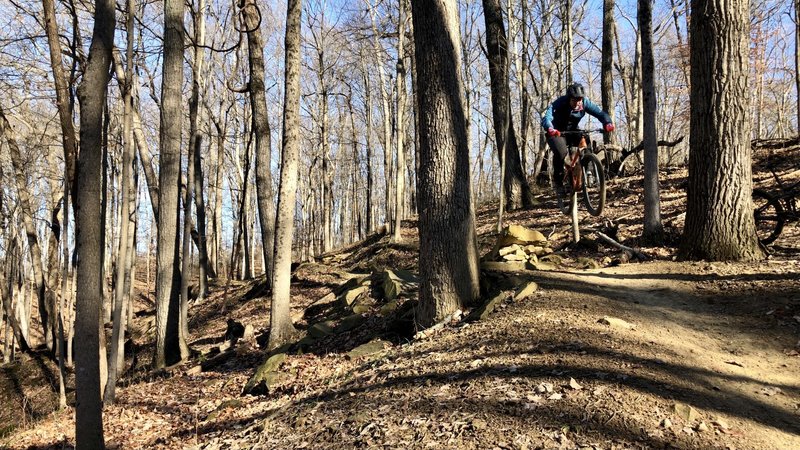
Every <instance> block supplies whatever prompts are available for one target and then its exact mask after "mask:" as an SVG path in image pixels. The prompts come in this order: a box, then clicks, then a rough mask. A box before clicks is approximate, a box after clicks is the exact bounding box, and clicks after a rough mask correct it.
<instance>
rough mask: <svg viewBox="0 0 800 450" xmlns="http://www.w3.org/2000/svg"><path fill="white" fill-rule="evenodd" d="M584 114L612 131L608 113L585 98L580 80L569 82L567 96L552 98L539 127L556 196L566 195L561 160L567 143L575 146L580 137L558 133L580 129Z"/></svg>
mask: <svg viewBox="0 0 800 450" xmlns="http://www.w3.org/2000/svg"><path fill="white" fill-rule="evenodd" d="M586 113H589V114H591V115H592V116H594V117H596V118H597V119H598V120H600V122H601V123H602V124H603V129H605V130H606V131H607V132H611V131H614V123H613V122H612V121H611V116H609V115H608V113H607V112H605V111H603V110H602V109H600V107H599V106H597V105H596V104H595V103H594V102H592V101H591V100H589V99H588V98H586V92H585V90H584V88H583V85H582V84H580V83H573V84H571V85H570V86H569V87H568V88H567V95H564V96H561V97H558V98H557V99H555V100H554V101H553V103H551V104H550V106H548V107H547V111H545V113H544V116H543V117H542V128H543V129H544V132H545V133H546V134H547V143H548V145H550V150H552V153H553V182H554V183H555V188H556V193H557V194H558V198H559V199H561V198H563V197H564V195H565V191H564V163H563V161H564V159H565V158H566V157H567V151H568V150H567V145H568V144H569V145H578V142H579V141H580V139H581V136H580V135H579V134H578V133H575V134H568V135H565V136H561V132H562V131H575V130H579V128H578V124H579V123H580V121H581V119H583V116H585V115H586ZM556 154H557V155H558V157H556Z"/></svg>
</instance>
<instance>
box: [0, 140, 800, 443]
mask: <svg viewBox="0 0 800 450" xmlns="http://www.w3.org/2000/svg"><path fill="white" fill-rule="evenodd" d="M762 150H763V149H762ZM763 151H764V152H766V151H767V150H763ZM771 152H772V158H773V159H774V158H779V157H785V158H786V160H787V161H789V160H794V161H798V160H800V158H799V157H800V151H799V150H798V148H797V147H794V148H792V149H790V151H784V152H777V153H779V154H777V156H776V152H775V151H771ZM759 155H760V154H759V151H756V156H757V159H756V160H757V161H761V162H763V156H764V155H763V154H761V156H762V159H761V160H759V159H758V157H759ZM754 167H755V176H754V179H755V180H756V185H757V186H767V187H769V186H771V184H770V180H769V177H768V175H769V172H764V170H763V165H759V164H756V165H755V166H754ZM785 175H787V176H789V177H795V176H796V177H800V171H794V172H792V170H789V171H787V172H785ZM685 179H686V171H685V170H676V171H669V172H663V173H662V189H663V190H662V210H663V217H664V224H665V229H666V232H667V244H666V245H665V246H660V247H647V246H642V245H640V244H641V243H640V242H639V241H638V238H637V237H638V236H639V235H640V234H641V223H642V189H641V184H642V179H641V176H632V177H622V178H618V179H616V180H613V181H612V182H611V184H610V194H609V202H608V209H607V211H606V212H605V213H604V216H605V217H607V218H611V219H613V221H614V223H613V224H609V223H608V222H604V221H603V220H601V219H598V218H592V217H584V220H583V221H582V223H581V228H582V230H584V235H585V236H586V237H589V238H592V237H594V236H593V235H592V234H591V233H590V232H589V231H590V230H592V229H596V228H597V229H600V228H602V229H603V230H604V231H609V230H611V231H614V232H615V233H616V237H617V239H618V240H619V241H621V242H622V243H624V244H625V245H628V246H631V247H636V248H638V249H639V250H641V251H642V252H643V253H645V254H646V255H648V256H649V257H651V258H652V260H650V261H648V262H635V261H636V260H635V259H630V258H629V255H625V254H623V253H621V252H620V251H619V250H617V249H616V248H614V247H607V246H604V245H601V244H599V243H593V242H592V241H591V240H588V241H587V242H586V243H585V245H582V246H578V247H576V246H569V245H567V241H568V236H569V229H570V225H569V218H568V217H567V216H565V215H563V214H560V213H558V212H557V211H556V208H555V204H554V201H553V199H552V195H550V193H549V192H542V193H541V194H540V195H537V199H538V200H539V201H540V204H541V206H540V207H537V208H535V209H533V210H531V211H518V212H514V213H512V214H509V215H507V216H506V222H507V223H509V224H519V225H523V226H525V227H528V228H531V229H535V230H540V231H541V232H542V233H544V234H545V235H546V236H548V235H549V243H548V245H549V246H551V247H552V248H553V249H555V250H556V253H555V254H556V255H558V256H557V257H556V258H553V257H551V258H550V264H541V265H539V266H538V270H516V271H504V272H503V271H501V272H493V273H491V274H489V273H486V272H484V276H485V278H484V281H485V283H484V292H485V296H486V298H487V299H488V298H489V297H491V296H492V295H493V294H492V293H497V292H505V291H502V290H503V289H507V290H508V292H511V293H512V294H509V295H503V296H502V299H501V301H500V302H499V303H497V304H496V305H495V308H494V311H493V313H492V314H489V315H488V317H486V318H485V319H482V320H478V321H468V320H459V318H458V317H455V318H454V320H452V321H451V322H450V323H447V324H445V326H443V327H442V328H441V329H439V330H437V331H436V332H434V333H429V334H415V333H414V330H409V329H408V326H409V324H410V322H408V321H405V322H404V321H403V320H402V319H403V318H404V317H405V318H407V317H408V314H406V315H405V316H404V315H403V311H410V309H409V307H410V306H411V305H413V302H414V301H415V300H414V298H413V296H414V295H413V290H411V289H410V290H408V291H407V292H404V293H401V295H400V298H399V300H397V302H396V303H393V304H391V305H390V306H391V307H387V305H389V303H387V301H386V300H385V299H382V298H381V297H382V295H380V293H376V290H379V289H377V283H376V281H377V280H378V278H375V277H373V278H372V280H373V283H372V285H371V286H370V287H369V288H368V289H367V290H366V292H362V296H361V297H360V298H361V300H359V303H358V304H360V305H362V306H363V308H362V309H361V310H360V311H361V312H360V314H361V319H359V320H358V321H356V322H352V321H351V322H348V323H349V325H348V326H346V327H345V326H344V323H345V322H347V320H349V319H346V318H343V316H341V315H340V316H335V315H331V314H332V313H331V311H334V310H338V309H341V308H339V307H338V306H336V304H337V302H340V301H341V296H340V298H338V299H336V298H335V297H336V295H335V294H334V295H330V294H331V293H332V292H333V293H340V292H347V291H342V290H341V288H339V286H341V285H342V284H345V283H346V282H347V281H348V280H349V279H351V278H352V277H353V276H352V275H351V274H353V273H364V274H368V273H378V272H379V271H380V270H383V269H385V268H390V269H408V270H409V271H411V272H415V271H416V267H417V241H416V229H415V227H414V223H413V222H412V221H409V222H407V223H406V227H404V228H403V232H404V243H403V244H402V245H400V244H390V243H389V240H388V238H387V237H383V236H378V235H376V236H372V237H371V238H368V239H367V240H365V241H364V242H362V243H360V244H358V245H354V246H351V247H349V248H347V249H342V250H340V251H337V252H334V253H331V254H329V255H327V256H326V257H325V258H321V259H320V260H319V261H318V262H316V263H307V264H303V265H300V266H299V267H298V268H297V269H296V271H295V273H294V278H293V281H294V282H293V285H292V293H293V297H292V302H293V305H292V308H293V309H292V314H293V317H294V319H295V323H296V324H297V327H298V329H303V330H305V329H307V328H316V329H317V331H319V329H320V326H321V325H319V324H320V323H323V324H324V323H325V322H324V320H325V319H330V318H331V317H332V318H333V319H330V320H331V321H330V322H329V324H330V325H331V326H330V327H329V328H330V329H328V330H327V331H325V332H324V333H321V337H319V338H318V339H316V340H314V341H313V342H312V341H307V345H304V346H302V350H303V351H302V352H290V353H288V355H287V356H286V358H285V359H284V360H283V361H282V362H281V363H280V364H279V365H278V366H277V367H278V369H277V371H276V372H275V373H276V374H277V376H275V377H273V378H271V379H270V382H269V386H268V389H267V390H266V391H265V392H262V393H261V394H260V395H242V389H243V387H244V386H245V384H246V383H247V381H248V379H249V378H250V377H251V376H252V375H253V373H254V371H255V370H256V368H257V367H258V366H259V365H260V364H261V363H262V362H264V360H265V358H266V357H267V356H268V355H267V353H266V352H265V351H264V350H262V348H261V345H263V344H264V339H265V338H266V336H267V333H268V324H269V302H268V298H267V297H265V296H264V294H265V292H263V280H258V279H257V280H253V281H250V282H245V283H240V282H233V283H231V284H230V285H226V284H225V283H223V284H221V285H219V286H215V287H214V289H213V291H212V295H211V296H209V297H208V298H207V299H206V300H205V301H204V302H202V303H201V304H197V305H194V306H193V307H192V310H191V311H190V316H191V318H192V319H191V334H192V341H191V346H192V347H193V349H195V350H196V351H197V352H198V355H200V356H196V357H195V358H193V359H192V361H190V362H188V363H185V364H183V365H179V366H177V367H173V368H170V369H169V370H167V371H161V372H158V373H152V372H149V371H148V370H146V368H144V367H142V366H146V365H147V363H148V362H149V359H150V355H149V352H151V351H152V345H151V337H152V336H151V334H152V333H151V331H148V330H151V325H150V324H151V323H152V314H153V311H152V308H153V307H152V303H149V302H148V301H144V300H142V301H141V302H140V305H139V306H140V308H142V309H143V311H142V312H140V313H138V314H137V317H136V319H135V322H134V324H135V325H134V333H133V337H134V341H136V343H137V345H136V348H137V349H138V353H137V368H135V369H133V370H131V371H129V372H128V374H127V375H126V377H125V378H124V379H123V380H122V387H121V389H119V390H118V401H117V403H116V404H114V405H112V406H109V407H107V408H106V409H105V412H104V420H105V436H106V442H107V444H108V446H109V447H111V448H165V449H166V448H169V449H172V448H204V449H216V448H267V449H269V448H356V447H358V448H375V447H382V448H437V449H438V448H503V449H505V448H508V449H512V448H513V449H525V448H580V449H601V448H602V449H611V448H614V449H623V448H703V449H706V448H720V449H722V448H730V449H733V448H736V449H767V448H782V449H796V448H800V353H799V352H800V227H798V226H797V223H794V224H791V225H790V226H787V227H786V229H785V230H784V232H783V234H782V235H781V237H780V238H779V239H778V240H777V241H776V242H775V243H774V245H773V246H771V247H770V248H769V252H770V254H769V256H768V258H767V259H765V260H763V261H760V262H756V263H716V262H714V263H711V262H681V261H677V260H676V256H675V255H676V253H677V248H676V247H675V245H676V244H677V240H678V237H679V236H680V232H681V230H682V226H683V217H684V211H685V210H684V208H685V192H684V190H683V188H682V184H683V183H684V181H685ZM495 221H496V214H495V210H494V206H492V205H487V207H485V208H482V209H481V210H480V211H479V217H478V222H479V230H478V233H479V241H480V245H481V250H482V252H481V253H482V254H487V253H489V251H490V250H491V248H492V246H493V245H494V243H495V241H496V240H497V235H496V233H495V232H494V231H493V230H494V228H495ZM587 258H588V259H590V260H593V261H595V262H596V264H587ZM629 260H630V261H629ZM595 265H596V266H598V268H591V269H583V268H581V267H587V266H595ZM531 280H533V281H535V282H536V283H537V284H538V290H536V291H535V292H533V293H532V294H530V295H528V296H523V297H520V298H519V299H516V300H515V299H514V296H513V292H514V289H515V288H516V287H517V286H516V285H518V284H524V283H527V282H529V281H531ZM359 281H360V279H359ZM410 285H412V286H413V282H410ZM491 286H495V287H496V288H492V287H491ZM493 289H494V290H493ZM390 303H391V302H390ZM355 304H356V303H354V304H353V305H355ZM337 308H338V309H337ZM352 309H354V308H352ZM352 312H353V311H352V310H351V311H350V313H351V314H352ZM347 317H350V318H351V319H352V316H347ZM228 319H232V320H235V321H237V322H240V323H241V324H245V325H249V326H251V327H252V331H253V336H252V337H250V333H249V331H248V332H247V333H246V335H245V336H244V337H243V338H242V339H240V340H239V341H238V342H236V343H235V345H234V346H233V347H231V348H230V349H228V350H226V349H225V348H224V346H225V345H224V344H225V342H226V341H225V333H226V330H229V329H231V327H230V325H229V324H228V322H227V321H228ZM604 319H605V320H604ZM314 324H317V325H314ZM403 324H405V325H403ZM404 326H405V328H404ZM234 328H235V327H234ZM248 328H249V327H248ZM323 328H324V327H323ZM343 330H346V331H343ZM309 331H310V330H309ZM376 338H380V339H381V340H380V341H376ZM369 342H373V343H377V345H378V347H377V348H376V349H373V351H372V352H363V353H366V354H364V355H358V354H356V353H353V352H352V351H353V349H354V348H357V347H358V346H360V345H362V344H365V343H369ZM220 346H222V347H223V348H220ZM215 347H217V348H216V349H215ZM359 348H360V349H363V347H359ZM218 352H219V353H218ZM22 359H23V360H24V361H23V362H21V363H15V364H13V365H11V366H7V367H4V368H2V369H0V370H2V372H0V390H2V391H1V392H2V394H3V395H4V400H3V402H4V403H5V405H3V410H4V411H5V412H0V420H1V421H0V436H3V434H7V436H6V437H5V438H3V439H0V448H4V447H7V448H14V449H17V448H37V449H39V448H41V449H44V448H65V447H66V448H70V446H71V445H73V444H74V422H73V414H74V413H73V411H72V410H71V409H69V410H67V411H63V412H55V413H49V412H43V411H44V410H46V408H47V407H50V408H52V396H51V397H50V400H49V403H48V400H47V399H41V397H42V395H41V394H40V393H41V390H42V389H43V387H42V386H45V388H44V389H45V390H47V391H49V387H48V386H49V385H47V384H43V382H42V381H41V379H40V378H39V377H37V376H36V375H35V374H31V373H27V372H36V367H46V364H47V363H42V362H41V360H38V359H36V358H31V357H28V356H25V357H23V358H22ZM35 361H39V364H38V365H37V364H35V363H34V362H35ZM129 362H130V361H129ZM23 372H25V373H23ZM37 380H38V381H37ZM45 397H47V396H45ZM35 399H39V400H35ZM31 403H36V404H37V405H36V406H35V407H32V406H30V404H31ZM42 405H44V406H42ZM37 408H38V409H37ZM4 415H5V417H4ZM9 421H12V422H9ZM5 423H12V424H13V425H14V426H16V429H14V428H13V427H9V428H7V429H6V431H5V432H3V428H2V427H3V426H4V424H5Z"/></svg>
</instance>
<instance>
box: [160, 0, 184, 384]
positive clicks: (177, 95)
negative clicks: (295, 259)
mask: <svg viewBox="0 0 800 450" xmlns="http://www.w3.org/2000/svg"><path fill="white" fill-rule="evenodd" d="M183 14H184V2H183V1H181V0H165V2H164V62H163V75H162V78H161V80H162V83H161V130H160V133H161V136H160V142H161V155H160V163H161V164H160V165H161V168H160V170H159V180H158V186H159V199H158V209H159V214H158V228H157V232H158V244H157V250H156V259H157V261H156V351H155V353H154V354H153V368H156V369H159V368H162V367H165V366H166V365H167V364H173V363H175V362H178V361H180V360H182V359H183V358H184V357H185V356H186V355H184V354H182V353H181V351H182V349H183V348H184V346H183V345H181V342H180V331H179V329H180V272H179V269H180V267H179V264H178V261H179V257H178V241H179V238H180V234H179V233H178V216H179V215H180V210H179V209H178V196H179V184H180V162H181V123H182V122H183V120H182V119H183V113H182V110H183V108H182V105H181V103H182V101H181V99H182V93H181V87H182V85H183Z"/></svg>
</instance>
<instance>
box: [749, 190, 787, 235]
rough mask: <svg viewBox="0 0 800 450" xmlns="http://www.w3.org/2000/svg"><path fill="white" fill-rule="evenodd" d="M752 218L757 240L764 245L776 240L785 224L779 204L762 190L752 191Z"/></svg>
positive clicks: (781, 207)
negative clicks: (754, 223)
mask: <svg viewBox="0 0 800 450" xmlns="http://www.w3.org/2000/svg"><path fill="white" fill-rule="evenodd" d="M753 217H754V219H755V222H756V234H757V235H758V240H759V242H761V243H762V244H764V245H767V244H771V243H773V242H775V239H778V236H780V234H781V232H782V231H783V225H784V222H785V219H784V216H783V206H781V203H780V202H779V201H778V199H776V198H775V197H773V196H772V195H770V194H769V193H767V191H764V190H762V189H753Z"/></svg>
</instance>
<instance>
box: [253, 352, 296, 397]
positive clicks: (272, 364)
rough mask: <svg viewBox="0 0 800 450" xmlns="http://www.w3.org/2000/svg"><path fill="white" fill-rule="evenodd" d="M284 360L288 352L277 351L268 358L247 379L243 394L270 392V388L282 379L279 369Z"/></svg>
mask: <svg viewBox="0 0 800 450" xmlns="http://www.w3.org/2000/svg"><path fill="white" fill-rule="evenodd" d="M284 360H286V353H277V354H275V355H272V356H270V357H269V358H267V360H266V361H264V363H263V364H261V365H260V366H258V369H256V373H255V374H253V376H252V377H250V380H248V381H247V384H245V386H244V389H243V390H242V394H245V395H246V394H250V395H264V394H267V393H269V390H270V389H271V388H272V387H274V385H275V384H277V383H278V382H279V381H280V379H281V377H280V372H278V369H279V368H280V366H281V364H283V361H284Z"/></svg>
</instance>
